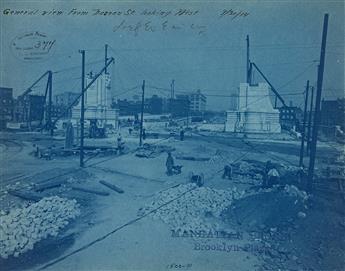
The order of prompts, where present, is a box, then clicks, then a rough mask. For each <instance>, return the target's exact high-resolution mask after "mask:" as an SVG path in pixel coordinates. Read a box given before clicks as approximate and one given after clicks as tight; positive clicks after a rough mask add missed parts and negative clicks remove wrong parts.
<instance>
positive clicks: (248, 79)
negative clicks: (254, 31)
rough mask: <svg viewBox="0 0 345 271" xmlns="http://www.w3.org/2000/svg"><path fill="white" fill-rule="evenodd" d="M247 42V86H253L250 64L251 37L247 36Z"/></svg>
mask: <svg viewBox="0 0 345 271" xmlns="http://www.w3.org/2000/svg"><path fill="white" fill-rule="evenodd" d="M246 41H247V73H246V75H247V84H249V85H250V84H251V64H250V59H249V35H247V38H246Z"/></svg>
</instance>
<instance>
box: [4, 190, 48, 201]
mask: <svg viewBox="0 0 345 271" xmlns="http://www.w3.org/2000/svg"><path fill="white" fill-rule="evenodd" d="M8 193H9V194H10V195H12V196H15V197H18V198H21V199H25V200H32V201H40V200H41V199H42V198H43V197H42V196H40V195H38V194H36V193H33V192H28V191H20V190H9V191H8Z"/></svg>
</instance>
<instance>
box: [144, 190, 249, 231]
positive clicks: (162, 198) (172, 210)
mask: <svg viewBox="0 0 345 271" xmlns="http://www.w3.org/2000/svg"><path fill="white" fill-rule="evenodd" d="M187 191H189V192H187ZM186 192H187V193H186ZM183 193H186V194H184V195H182V194H183ZM181 195H182V196H181ZM243 195H244V192H239V191H237V190H236V188H234V189H232V190H216V189H211V188H209V187H197V186H196V185H195V184H186V185H180V186H178V187H175V188H170V189H168V190H165V191H162V192H160V193H158V194H157V195H156V197H155V199H154V201H153V202H152V203H151V204H149V205H147V206H146V207H144V208H141V209H140V210H139V213H138V215H143V214H146V213H148V212H150V211H152V210H155V209H157V208H159V207H160V206H162V205H164V204H165V203H167V202H169V201H171V200H173V199H175V198H178V197H179V196H181V197H180V198H178V199H176V200H174V201H172V202H171V203H169V204H167V205H166V206H163V207H162V208H160V209H158V210H157V211H156V212H153V213H151V214H150V216H152V218H153V219H160V220H162V221H163V222H164V223H166V224H169V226H170V227H171V228H172V229H174V230H180V231H182V232H184V231H202V230H205V231H209V230H217V227H218V226H217V225H216V224H215V223H210V222H207V221H206V220H208V218H212V217H214V218H219V216H220V214H221V213H222V211H223V210H224V209H226V208H227V207H228V206H229V205H230V204H231V203H232V202H233V201H234V200H235V199H239V198H241V197H243Z"/></svg>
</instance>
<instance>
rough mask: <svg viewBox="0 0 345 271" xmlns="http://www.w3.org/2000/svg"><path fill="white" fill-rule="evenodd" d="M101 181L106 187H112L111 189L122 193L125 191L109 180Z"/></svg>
mask: <svg viewBox="0 0 345 271" xmlns="http://www.w3.org/2000/svg"><path fill="white" fill-rule="evenodd" d="M99 183H101V184H103V185H105V186H106V187H108V188H110V189H112V190H114V191H116V192H117V193H120V194H122V193H123V192H124V191H123V190H122V189H121V188H119V187H117V186H116V185H114V184H111V183H108V182H106V181H99Z"/></svg>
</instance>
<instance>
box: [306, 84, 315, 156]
mask: <svg viewBox="0 0 345 271" xmlns="http://www.w3.org/2000/svg"><path fill="white" fill-rule="evenodd" d="M313 100H314V87H311V99H310V109H309V116H308V117H309V118H308V135H307V154H308V155H309V151H310V136H311V116H312V114H313Z"/></svg>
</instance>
